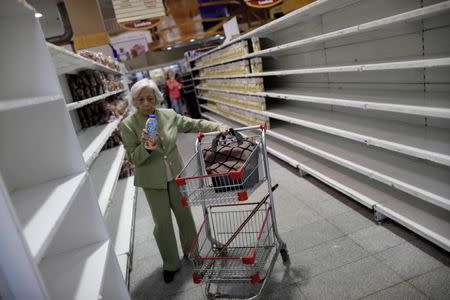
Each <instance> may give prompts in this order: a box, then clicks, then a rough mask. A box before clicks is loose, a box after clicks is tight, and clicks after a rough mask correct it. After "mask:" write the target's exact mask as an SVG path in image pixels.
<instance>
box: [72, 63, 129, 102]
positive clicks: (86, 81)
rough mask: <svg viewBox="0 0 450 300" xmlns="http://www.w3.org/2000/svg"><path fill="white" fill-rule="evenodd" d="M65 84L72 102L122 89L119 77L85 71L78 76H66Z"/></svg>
mask: <svg viewBox="0 0 450 300" xmlns="http://www.w3.org/2000/svg"><path fill="white" fill-rule="evenodd" d="M66 78H67V84H68V86H69V89H70V93H71V94H72V100H73V101H74V102H76V101H80V100H84V99H88V98H92V97H95V96H99V95H102V94H104V93H107V92H113V91H117V90H120V89H123V83H122V81H121V79H120V77H119V76H114V75H112V74H105V73H102V72H100V71H94V70H87V71H82V72H79V73H78V74H66Z"/></svg>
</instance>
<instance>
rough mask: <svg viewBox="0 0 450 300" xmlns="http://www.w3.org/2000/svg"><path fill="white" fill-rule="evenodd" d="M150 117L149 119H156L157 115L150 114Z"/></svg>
mask: <svg viewBox="0 0 450 300" xmlns="http://www.w3.org/2000/svg"><path fill="white" fill-rule="evenodd" d="M148 117H149V118H156V115H155V114H149V115H148Z"/></svg>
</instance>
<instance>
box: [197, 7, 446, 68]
mask: <svg viewBox="0 0 450 300" xmlns="http://www.w3.org/2000/svg"><path fill="white" fill-rule="evenodd" d="M449 9H450V1H445V2H442V3H437V4H434V5H429V6H426V7H423V8H418V9H414V10H411V11H408V12H405V13H401V14H397V15H393V16H390V17H386V18H382V19H378V20H374V21H370V22H366V23H363V24H359V25H355V26H351V27H347V28H344V29H339V30H336V31H333V32H327V33H324V34H321V35H317V36H313V37H308V38H305V39H302V40H298V41H294V42H290V43H286V44H283V45H279V46H275V47H272V48H268V49H264V50H261V51H258V52H254V53H249V54H247V55H244V56H242V57H239V58H234V59H229V60H226V61H222V62H217V63H213V64H209V65H205V66H201V67H197V68H194V69H192V70H193V71H196V70H200V69H204V68H207V67H212V66H217V65H221V64H226V63H230V62H233V61H237V60H242V59H249V58H252V57H260V56H268V55H270V56H271V55H273V54H275V53H277V52H280V51H285V50H290V49H295V48H299V47H302V46H306V45H311V44H315V43H323V42H326V41H329V40H333V39H338V38H343V37H347V36H350V35H354V34H359V33H364V32H368V31H372V30H379V29H382V28H386V27H388V26H392V25H395V24H398V23H404V22H412V21H415V20H420V19H424V18H429V17H431V16H435V15H438V14H443V13H446V12H447V11H448V10H449Z"/></svg>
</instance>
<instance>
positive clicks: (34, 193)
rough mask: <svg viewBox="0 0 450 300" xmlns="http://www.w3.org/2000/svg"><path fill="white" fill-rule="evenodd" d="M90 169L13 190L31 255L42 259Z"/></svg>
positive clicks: (36, 258) (38, 259) (13, 200)
mask: <svg viewBox="0 0 450 300" xmlns="http://www.w3.org/2000/svg"><path fill="white" fill-rule="evenodd" d="M86 178H87V173H81V174H76V175H72V176H67V177H64V178H60V179H56V180H52V181H50V182H46V183H42V184H39V185H36V186H33V187H30V188H25V189H20V190H17V191H15V192H14V193H12V194H11V198H12V202H13V204H14V207H15V210H16V213H17V216H18V218H19V220H20V222H21V224H22V227H23V234H24V237H25V240H26V241H27V244H28V247H29V249H30V252H31V255H32V256H33V258H34V259H35V261H37V262H39V261H40V259H41V258H42V256H43V254H44V253H45V250H46V249H47V247H48V245H49V244H50V242H51V240H52V237H53V236H54V234H55V233H56V231H57V230H58V227H59V225H60V224H61V222H62V220H63V219H64V216H65V215H66V212H67V211H68V210H69V207H70V205H71V203H72V200H73V199H74V198H75V196H76V195H77V193H78V191H79V189H80V187H81V186H82V184H83V183H84V181H85V180H86Z"/></svg>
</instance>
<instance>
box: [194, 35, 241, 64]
mask: <svg viewBox="0 0 450 300" xmlns="http://www.w3.org/2000/svg"><path fill="white" fill-rule="evenodd" d="M246 54H248V41H241V42H239V43H235V44H232V45H230V46H228V47H226V48H225V49H222V50H219V51H216V52H213V53H211V54H209V55H207V56H204V57H201V58H199V59H198V60H197V61H196V66H197V67H202V66H206V65H209V64H213V63H218V62H221V61H225V60H229V59H234V58H239V57H241V56H244V55H246Z"/></svg>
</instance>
